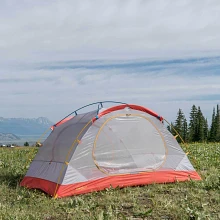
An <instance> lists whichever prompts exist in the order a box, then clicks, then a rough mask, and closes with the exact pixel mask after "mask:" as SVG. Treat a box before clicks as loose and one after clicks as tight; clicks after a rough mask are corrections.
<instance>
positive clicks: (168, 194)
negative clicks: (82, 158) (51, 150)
mask: <svg viewBox="0 0 220 220" xmlns="http://www.w3.org/2000/svg"><path fill="white" fill-rule="evenodd" d="M184 148H185V151H186V152H188V151H189V152H190V153H189V158H190V160H191V162H192V163H193V165H194V167H195V168H196V169H197V171H198V172H199V174H200V175H201V177H202V179H203V180H202V181H189V182H182V183H178V182H177V183H174V184H155V185H148V186H143V187H128V188H124V189H118V188H116V189H108V190H105V191H102V192H94V193H90V194H87V195H81V196H75V197H69V198H64V199H53V198H51V197H49V196H47V195H45V194H44V193H43V192H41V191H38V190H28V189H25V188H23V187H19V182H20V180H21V179H22V177H23V176H24V175H25V173H26V171H27V169H28V166H29V163H30V161H29V160H28V159H29V158H33V157H34V155H35V153H36V151H37V149H34V148H33V149H32V148H21V149H20V148H14V149H8V148H0V219H3V220H7V219H13V220H14V219H22V220H23V219H25V220H26V219H33V220H35V219H41V220H43V219H45V220H46V219H47V220H55V219H220V143H219V144H192V145H189V146H188V148H186V147H184Z"/></svg>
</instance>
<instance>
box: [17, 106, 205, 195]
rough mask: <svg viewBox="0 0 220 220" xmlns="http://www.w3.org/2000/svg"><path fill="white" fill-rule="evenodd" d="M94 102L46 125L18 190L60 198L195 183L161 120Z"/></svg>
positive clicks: (192, 172) (141, 110) (142, 110)
mask: <svg viewBox="0 0 220 220" xmlns="http://www.w3.org/2000/svg"><path fill="white" fill-rule="evenodd" d="M100 104H101V107H102V103H100ZM100 104H99V106H98V110H95V111H91V112H88V113H83V114H78V113H77V111H75V112H74V113H75V115H74V116H68V117H66V118H65V119H63V120H61V121H60V122H58V123H57V124H55V125H54V126H52V127H51V129H52V132H51V133H50V135H49V136H48V138H47V139H46V140H45V141H44V143H43V146H42V147H40V148H39V151H38V153H37V155H36V156H35V158H34V160H33V161H32V163H31V165H30V167H29V170H28V172H27V174H26V176H25V177H24V179H23V180H22V182H21V184H20V185H21V186H25V187H27V188H37V189H41V190H43V191H44V192H46V193H48V194H50V195H51V196H53V197H55V198H60V197H66V196H71V195H78V194H83V193H89V192H92V191H99V190H103V189H105V188H109V187H117V186H119V187H126V186H137V185H146V184H152V183H170V182H176V181H187V180H190V179H193V180H201V178H200V176H199V175H198V173H197V172H196V171H195V169H194V168H193V166H192V164H191V163H190V161H189V159H188V157H187V154H186V153H185V152H184V151H183V150H182V148H181V147H180V145H179V144H178V142H177V141H176V139H175V137H174V136H173V135H172V134H171V133H170V132H169V131H168V130H167V128H166V127H165V125H164V123H163V121H164V119H163V117H161V116H159V115H158V114H157V113H155V112H153V111H151V110H149V109H147V108H145V107H141V106H138V105H131V104H117V105H114V106H113V107H110V108H107V109H103V108H100Z"/></svg>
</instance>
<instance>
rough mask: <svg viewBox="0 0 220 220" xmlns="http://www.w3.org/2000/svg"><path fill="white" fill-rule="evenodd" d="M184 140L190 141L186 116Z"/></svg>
mask: <svg viewBox="0 0 220 220" xmlns="http://www.w3.org/2000/svg"><path fill="white" fill-rule="evenodd" d="M183 140H184V142H187V141H188V126H187V120H186V118H184V121H183Z"/></svg>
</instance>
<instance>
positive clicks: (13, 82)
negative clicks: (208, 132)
mask: <svg viewBox="0 0 220 220" xmlns="http://www.w3.org/2000/svg"><path fill="white" fill-rule="evenodd" d="M219 11H220V2H219V1H218V0H210V1H205V0H201V1H191V0H187V1H186V0H183V1H174V0H167V1H160V0H156V1H141V0H136V1H131V0H128V1H117V0H112V1H99V0H95V1H93V3H91V1H87V0H85V1H76V0H74V1H70V0H65V1H59V0H56V1H43V0H39V1H37V2H33V1H25V0H21V1H19V4H18V2H17V1H13V0H10V1H9V0H7V1H6V0H5V1H4V0H3V1H1V2H0V23H1V24H2V25H1V26H0V35H1V38H0V57H1V59H0V100H1V110H0V116H2V117H39V116H46V117H48V118H49V119H51V120H52V121H57V120H59V119H60V118H62V117H63V116H65V115H66V114H68V113H69V112H71V111H73V110H74V109H76V108H78V107H80V106H82V105H86V104H88V103H91V102H96V101H100V100H115V101H122V102H128V103H136V104H139V105H144V106H146V107H149V108H151V109H152V110H155V111H156V112H158V113H159V114H161V115H163V116H164V117H165V118H167V119H168V120H174V119H175V117H176V112H177V111H178V108H182V109H183V111H184V112H185V114H186V115H187V116H188V113H189V110H190V108H191V106H192V104H195V105H197V106H198V105H200V106H201V108H202V110H203V112H204V113H205V116H206V117H208V118H210V117H211V114H212V108H213V107H214V106H215V105H216V104H220V44H219V42H220V13H219Z"/></svg>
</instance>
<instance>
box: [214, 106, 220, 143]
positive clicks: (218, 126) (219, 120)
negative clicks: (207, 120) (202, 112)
mask: <svg viewBox="0 0 220 220" xmlns="http://www.w3.org/2000/svg"><path fill="white" fill-rule="evenodd" d="M215 141H216V142H219V141H220V109H219V105H217V110H216V116H215Z"/></svg>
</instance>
